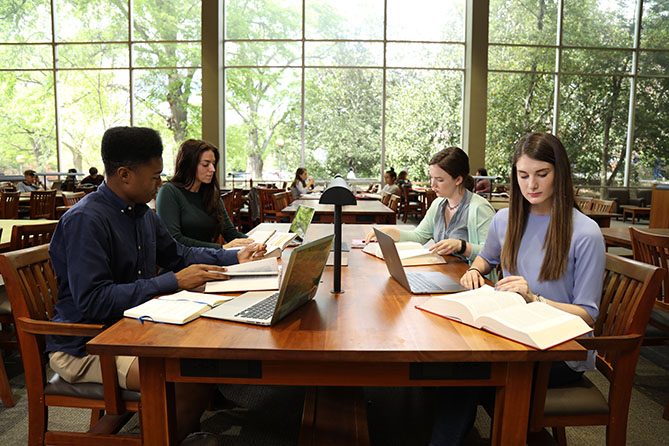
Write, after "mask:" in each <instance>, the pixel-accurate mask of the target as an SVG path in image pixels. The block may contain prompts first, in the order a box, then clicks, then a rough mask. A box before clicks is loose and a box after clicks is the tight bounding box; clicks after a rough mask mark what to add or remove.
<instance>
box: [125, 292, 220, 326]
mask: <svg viewBox="0 0 669 446" xmlns="http://www.w3.org/2000/svg"><path fill="white" fill-rule="evenodd" d="M230 299H232V296H216V295H213V296H212V295H208V294H204V293H194V292H192V291H179V292H178V293H175V294H169V295H167V296H160V297H158V298H156V299H151V300H148V301H146V302H144V303H143V304H140V305H137V306H136V307H132V308H129V309H127V310H125V311H124V312H123V316H125V317H131V318H135V319H139V320H140V321H152V322H165V323H168V324H179V325H181V324H185V323H187V322H190V321H192V320H193V319H196V318H198V317H199V316H200V314H202V313H204V312H205V311H207V310H210V309H212V308H214V307H215V306H217V305H220V304H222V303H223V302H226V301H228V300H230Z"/></svg>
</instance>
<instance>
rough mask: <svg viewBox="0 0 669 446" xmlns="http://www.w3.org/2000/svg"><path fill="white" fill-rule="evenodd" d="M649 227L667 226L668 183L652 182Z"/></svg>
mask: <svg viewBox="0 0 669 446" xmlns="http://www.w3.org/2000/svg"><path fill="white" fill-rule="evenodd" d="M648 227H649V228H669V184H653V191H652V193H651V197H650V221H649V222H648Z"/></svg>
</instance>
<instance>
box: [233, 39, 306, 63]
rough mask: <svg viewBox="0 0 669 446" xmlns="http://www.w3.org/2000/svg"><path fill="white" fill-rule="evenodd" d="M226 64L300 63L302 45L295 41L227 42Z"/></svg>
mask: <svg viewBox="0 0 669 446" xmlns="http://www.w3.org/2000/svg"><path fill="white" fill-rule="evenodd" d="M225 64H226V65H227V66H250V67H256V66H260V67H262V66H266V65H270V66H279V65H282V66H291V65H301V64H302V45H301V44H299V43H297V42H227V43H226V44H225Z"/></svg>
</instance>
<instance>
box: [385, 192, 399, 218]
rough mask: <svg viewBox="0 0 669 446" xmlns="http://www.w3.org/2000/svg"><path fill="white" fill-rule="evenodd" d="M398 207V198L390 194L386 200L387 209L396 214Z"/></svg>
mask: <svg viewBox="0 0 669 446" xmlns="http://www.w3.org/2000/svg"><path fill="white" fill-rule="evenodd" d="M399 206H400V196H399V195H395V194H392V195H391V196H390V199H389V200H388V207H389V208H390V209H392V210H393V211H395V213H397V210H398V209H399Z"/></svg>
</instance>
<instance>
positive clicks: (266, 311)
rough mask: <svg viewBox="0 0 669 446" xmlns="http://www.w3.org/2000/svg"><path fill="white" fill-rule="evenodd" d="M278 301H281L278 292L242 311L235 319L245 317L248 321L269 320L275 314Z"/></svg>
mask: <svg viewBox="0 0 669 446" xmlns="http://www.w3.org/2000/svg"><path fill="white" fill-rule="evenodd" d="M277 300H279V293H278V292H277V293H274V294H272V295H271V296H269V297H266V298H265V299H263V300H261V301H260V302H257V303H255V304H253V305H251V306H250V307H248V308H246V309H244V310H242V311H240V312H239V313H237V314H235V317H244V318H248V319H269V318H271V317H272V315H273V314H274V309H275V308H276V302H277Z"/></svg>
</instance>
